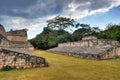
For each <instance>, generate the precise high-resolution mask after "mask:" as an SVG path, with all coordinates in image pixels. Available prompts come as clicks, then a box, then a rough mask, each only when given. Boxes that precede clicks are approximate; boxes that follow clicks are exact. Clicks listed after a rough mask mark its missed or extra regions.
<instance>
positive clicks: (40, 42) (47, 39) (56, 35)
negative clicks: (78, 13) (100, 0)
mask: <svg viewBox="0 0 120 80" xmlns="http://www.w3.org/2000/svg"><path fill="white" fill-rule="evenodd" d="M70 27H74V28H77V30H75V31H74V32H73V33H72V34H70V33H69V32H67V31H65V29H68V28H69V29H70ZM84 36H96V37H98V38H102V39H116V40H118V41H120V25H111V24H110V25H108V26H107V28H106V29H105V30H103V31H101V30H100V29H99V28H98V27H91V26H90V25H88V24H80V23H76V22H75V21H74V19H71V18H66V17H59V16H56V17H55V18H54V19H51V20H48V21H47V27H45V28H44V30H43V32H42V33H40V34H38V35H37V36H36V37H35V38H33V39H31V40H30V41H31V43H32V44H33V46H34V47H35V48H37V49H49V48H52V47H56V46H57V44H58V43H63V42H71V41H79V40H81V39H82V37H84Z"/></svg>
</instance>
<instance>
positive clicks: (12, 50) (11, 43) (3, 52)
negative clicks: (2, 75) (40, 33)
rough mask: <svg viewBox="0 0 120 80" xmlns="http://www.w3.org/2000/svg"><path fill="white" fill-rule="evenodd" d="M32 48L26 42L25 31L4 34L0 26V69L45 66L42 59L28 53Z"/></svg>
mask: <svg viewBox="0 0 120 80" xmlns="http://www.w3.org/2000/svg"><path fill="white" fill-rule="evenodd" d="M32 50H34V48H33V46H32V45H31V44H30V42H28V40H27V30H26V29H22V30H11V31H9V32H6V31H5V29H4V27H3V26H2V25H1V24H0V68H4V67H6V66H9V67H11V68H32V67H43V66H47V63H46V61H45V59H44V58H42V57H40V56H37V55H34V54H33V53H31V52H30V51H32Z"/></svg>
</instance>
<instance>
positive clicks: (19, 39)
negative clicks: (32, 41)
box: [7, 36, 27, 41]
mask: <svg viewBox="0 0 120 80" xmlns="http://www.w3.org/2000/svg"><path fill="white" fill-rule="evenodd" d="M7 39H8V40H10V41H27V37H26V36H7Z"/></svg>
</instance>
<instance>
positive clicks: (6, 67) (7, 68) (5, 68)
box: [1, 65, 15, 71]
mask: <svg viewBox="0 0 120 80" xmlns="http://www.w3.org/2000/svg"><path fill="white" fill-rule="evenodd" d="M13 69H15V68H12V67H10V66H8V65H6V66H4V67H2V68H1V71H9V70H13Z"/></svg>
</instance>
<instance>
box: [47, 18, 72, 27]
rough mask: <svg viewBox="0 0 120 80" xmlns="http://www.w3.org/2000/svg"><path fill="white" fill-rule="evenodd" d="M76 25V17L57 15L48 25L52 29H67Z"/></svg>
mask: <svg viewBox="0 0 120 80" xmlns="http://www.w3.org/2000/svg"><path fill="white" fill-rule="evenodd" d="M70 26H74V19H71V18H66V17H60V16H56V17H55V18H53V19H50V20H48V21H47V27H48V28H50V29H66V28H69V27H70Z"/></svg>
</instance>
